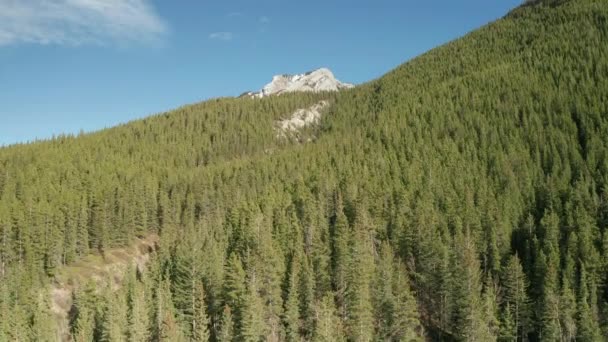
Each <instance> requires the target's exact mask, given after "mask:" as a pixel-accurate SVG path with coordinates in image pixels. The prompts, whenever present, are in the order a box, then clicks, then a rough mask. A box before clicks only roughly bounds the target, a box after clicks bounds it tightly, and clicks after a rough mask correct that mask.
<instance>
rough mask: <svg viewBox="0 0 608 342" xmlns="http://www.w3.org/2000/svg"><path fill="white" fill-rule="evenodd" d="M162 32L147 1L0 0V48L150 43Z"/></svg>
mask: <svg viewBox="0 0 608 342" xmlns="http://www.w3.org/2000/svg"><path fill="white" fill-rule="evenodd" d="M166 32H167V26H166V24H165V23H164V22H163V20H162V19H161V18H160V17H159V16H158V15H157V14H156V12H155V10H154V8H153V7H152V6H151V5H150V4H149V3H148V0H0V45H8V44H18V43H34V44H59V45H82V44H105V43H107V42H109V41H132V42H142V43H151V42H156V41H158V39H159V38H160V37H162V36H163V35H164V34H165V33H166Z"/></svg>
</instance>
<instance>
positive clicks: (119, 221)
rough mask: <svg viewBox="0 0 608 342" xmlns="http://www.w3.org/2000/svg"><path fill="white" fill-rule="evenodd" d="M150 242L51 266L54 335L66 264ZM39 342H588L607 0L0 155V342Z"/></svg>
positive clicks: (604, 325) (574, 2)
mask: <svg viewBox="0 0 608 342" xmlns="http://www.w3.org/2000/svg"><path fill="white" fill-rule="evenodd" d="M403 44H406V42H403ZM320 101H328V103H329V104H330V105H329V106H328V107H327V108H326V109H324V112H323V116H322V119H321V121H320V122H319V123H318V124H317V125H312V126H308V127H306V128H305V129H303V130H301V131H299V132H298V133H297V134H292V135H286V136H277V134H276V128H275V123H276V121H277V120H281V119H282V118H284V117H286V116H289V115H290V114H291V113H293V112H294V111H295V110H297V109H299V108H306V107H310V106H311V105H313V104H315V103H319V102H320ZM151 236H153V237H154V240H155V242H154V248H152V249H151V250H150V251H147V253H148V254H147V255H146V262H145V265H136V264H135V263H132V264H129V265H125V267H122V268H116V275H115V276H116V279H103V277H95V276H86V275H84V274H77V275H78V276H76V275H71V277H72V280H70V281H66V282H65V283H66V284H67V283H69V289H70V291H69V302H70V303H71V304H70V306H69V312H67V313H66V315H67V316H66V317H65V320H66V322H64V323H61V322H60V321H61V318H59V317H58V313H57V308H56V303H55V300H54V299H53V296H52V291H51V289H52V288H57V286H58V285H57V284H59V283H60V280H61V279H67V278H69V276H66V273H67V271H66V270H70V272H71V273H78V270H79V268H78V267H77V265H82V263H83V260H96V262H100V263H103V262H104V260H105V259H108V258H109V254H110V253H111V252H112V253H115V252H116V251H120V250H121V249H124V248H127V247H128V246H131V245H133V244H134V243H136V242H137V241H141V240H142V239H149V238H150V237H151ZM79 263H80V264H79ZM83 269H84V268H83ZM82 272H84V271H82ZM66 277H67V278H66ZM76 279H80V280H79V281H77V280H76ZM61 340H63V341H327V342H329V341H353V342H354V341H408V342H409V341H481V342H485V341H505V342H506V341H513V342H517V341H592V342H593V341H608V0H538V1H530V2H526V3H524V4H522V5H521V6H520V7H518V8H515V9H513V10H512V11H511V12H510V13H508V14H506V15H505V16H504V17H503V18H501V19H499V20H497V21H495V22H493V23H490V24H488V25H486V26H484V27H481V28H479V29H477V30H475V31H473V32H471V33H469V34H467V35H466V36H464V37H462V38H459V39H457V40H454V41H452V42H450V43H447V44H445V45H443V46H440V47H438V48H435V49H433V50H431V51H429V52H427V53H425V54H423V55H421V56H419V57H417V58H414V59H413V60H410V61H408V62H406V63H405V64H403V65H401V66H398V67H397V68H396V69H394V70H392V71H390V72H389V73H387V74H386V75H384V76H382V77H380V78H378V79H376V80H373V81H370V82H368V83H365V84H362V85H359V86H357V87H356V88H354V89H349V90H344V91H340V92H333V93H332V92H320V93H291V94H284V95H281V96H270V97H265V98H262V99H252V98H218V99H212V100H209V101H206V102H202V103H197V104H192V105H187V106H184V107H181V108H178V109H176V110H173V111H171V112H168V113H163V114H159V115H154V116H151V117H148V118H145V119H142V120H138V121H133V122H129V123H126V124H123V125H120V126H117V127H113V128H109V129H105V130H101V131H98V132H94V133H87V134H85V133H83V134H79V135H74V136H72V135H65V136H57V137H55V138H53V139H51V140H46V141H36V142H32V143H27V144H17V145H12V146H8V147H4V148H1V149H0V341H61Z"/></svg>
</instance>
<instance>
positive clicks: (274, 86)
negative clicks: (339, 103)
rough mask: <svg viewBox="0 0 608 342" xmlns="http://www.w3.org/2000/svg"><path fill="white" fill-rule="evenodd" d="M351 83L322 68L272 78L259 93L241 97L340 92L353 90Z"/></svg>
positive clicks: (249, 93) (248, 93)
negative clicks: (341, 80)
mask: <svg viewBox="0 0 608 342" xmlns="http://www.w3.org/2000/svg"><path fill="white" fill-rule="evenodd" d="M353 87H354V85H352V84H350V83H343V82H340V81H338V80H337V79H336V77H335V76H334V74H333V73H332V72H331V70H329V69H327V68H321V69H317V70H314V71H310V72H307V73H305V74H297V75H277V76H274V77H273V78H272V81H271V82H270V83H268V84H267V85H266V86H264V88H262V90H260V91H258V92H246V93H244V94H243V95H241V96H249V97H253V98H262V97H266V96H270V95H279V94H283V93H292V92H299V91H303V92H319V91H338V90H342V89H349V88H353Z"/></svg>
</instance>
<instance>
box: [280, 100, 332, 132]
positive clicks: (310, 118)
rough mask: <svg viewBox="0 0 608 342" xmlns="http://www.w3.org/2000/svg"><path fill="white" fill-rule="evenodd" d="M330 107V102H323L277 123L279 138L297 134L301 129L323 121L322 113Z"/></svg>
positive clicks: (300, 110)
mask: <svg viewBox="0 0 608 342" xmlns="http://www.w3.org/2000/svg"><path fill="white" fill-rule="evenodd" d="M327 106H329V102H328V101H321V102H319V103H316V104H314V105H312V106H310V107H308V108H302V109H298V110H296V111H295V112H294V113H293V114H292V115H291V117H289V118H287V119H284V120H280V121H277V122H276V130H277V136H278V137H286V136H288V135H289V134H291V133H297V132H298V131H299V130H300V129H302V128H304V127H306V126H309V125H312V124H316V123H318V122H319V120H320V119H321V111H322V110H323V109H325V108H326V107H327Z"/></svg>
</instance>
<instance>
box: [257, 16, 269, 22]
mask: <svg viewBox="0 0 608 342" xmlns="http://www.w3.org/2000/svg"><path fill="white" fill-rule="evenodd" d="M259 21H260V24H268V23H270V18H268V17H267V16H265V15H264V16H261V17H260V19H259Z"/></svg>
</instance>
